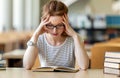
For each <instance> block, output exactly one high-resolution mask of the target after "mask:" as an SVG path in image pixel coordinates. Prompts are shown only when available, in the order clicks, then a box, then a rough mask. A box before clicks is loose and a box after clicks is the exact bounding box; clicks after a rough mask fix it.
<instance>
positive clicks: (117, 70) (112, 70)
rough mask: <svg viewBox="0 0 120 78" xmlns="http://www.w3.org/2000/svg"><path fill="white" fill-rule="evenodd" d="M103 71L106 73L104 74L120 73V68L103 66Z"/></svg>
mask: <svg viewBox="0 0 120 78" xmlns="http://www.w3.org/2000/svg"><path fill="white" fill-rule="evenodd" d="M103 72H104V73H106V74H115V75H120V69H115V68H107V67H104V71H103Z"/></svg>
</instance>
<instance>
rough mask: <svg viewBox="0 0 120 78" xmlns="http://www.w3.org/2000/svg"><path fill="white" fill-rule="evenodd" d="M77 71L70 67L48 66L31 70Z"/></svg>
mask: <svg viewBox="0 0 120 78" xmlns="http://www.w3.org/2000/svg"><path fill="white" fill-rule="evenodd" d="M78 71H79V69H75V68H70V67H59V66H49V67H40V68H36V69H33V72H78Z"/></svg>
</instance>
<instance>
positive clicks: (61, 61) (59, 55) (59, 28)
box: [23, 0, 89, 69]
mask: <svg viewBox="0 0 120 78" xmlns="http://www.w3.org/2000/svg"><path fill="white" fill-rule="evenodd" d="M67 13H68V8H67V7H66V5H65V4H64V3H62V2H60V1H57V0H51V1H49V2H48V3H47V4H45V5H44V7H43V17H42V18H41V22H40V24H39V26H38V28H37V29H36V31H35V32H34V34H33V36H32V37H31V39H30V40H29V41H28V43H27V45H28V48H27V49H26V52H25V55H24V58H23V65H24V67H25V68H26V69H31V68H32V66H33V65H34V62H35V59H36V57H37V55H39V58H40V63H41V66H42V67H45V66H64V67H74V66H75V62H76V61H77V63H78V65H79V67H80V68H81V69H87V68H88V66H89V58H88V55H87V53H86V51H85V49H84V43H83V40H82V39H81V37H80V36H79V35H78V34H77V33H76V32H75V31H74V30H73V29H72V28H71V26H70V25H69V23H68V16H67Z"/></svg>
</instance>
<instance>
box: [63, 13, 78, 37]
mask: <svg viewBox="0 0 120 78" xmlns="http://www.w3.org/2000/svg"><path fill="white" fill-rule="evenodd" d="M63 24H64V25H65V32H66V34H67V35H69V36H71V37H73V38H74V36H76V35H77V33H76V32H75V31H74V30H73V29H72V28H71V26H70V25H69V22H68V16H67V15H66V14H65V15H64V16H63Z"/></svg>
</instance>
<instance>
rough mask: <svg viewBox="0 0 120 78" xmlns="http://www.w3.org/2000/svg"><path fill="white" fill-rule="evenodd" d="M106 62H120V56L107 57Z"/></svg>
mask: <svg viewBox="0 0 120 78" xmlns="http://www.w3.org/2000/svg"><path fill="white" fill-rule="evenodd" d="M105 62H112V63H120V58H118V59H117V58H105Z"/></svg>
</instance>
